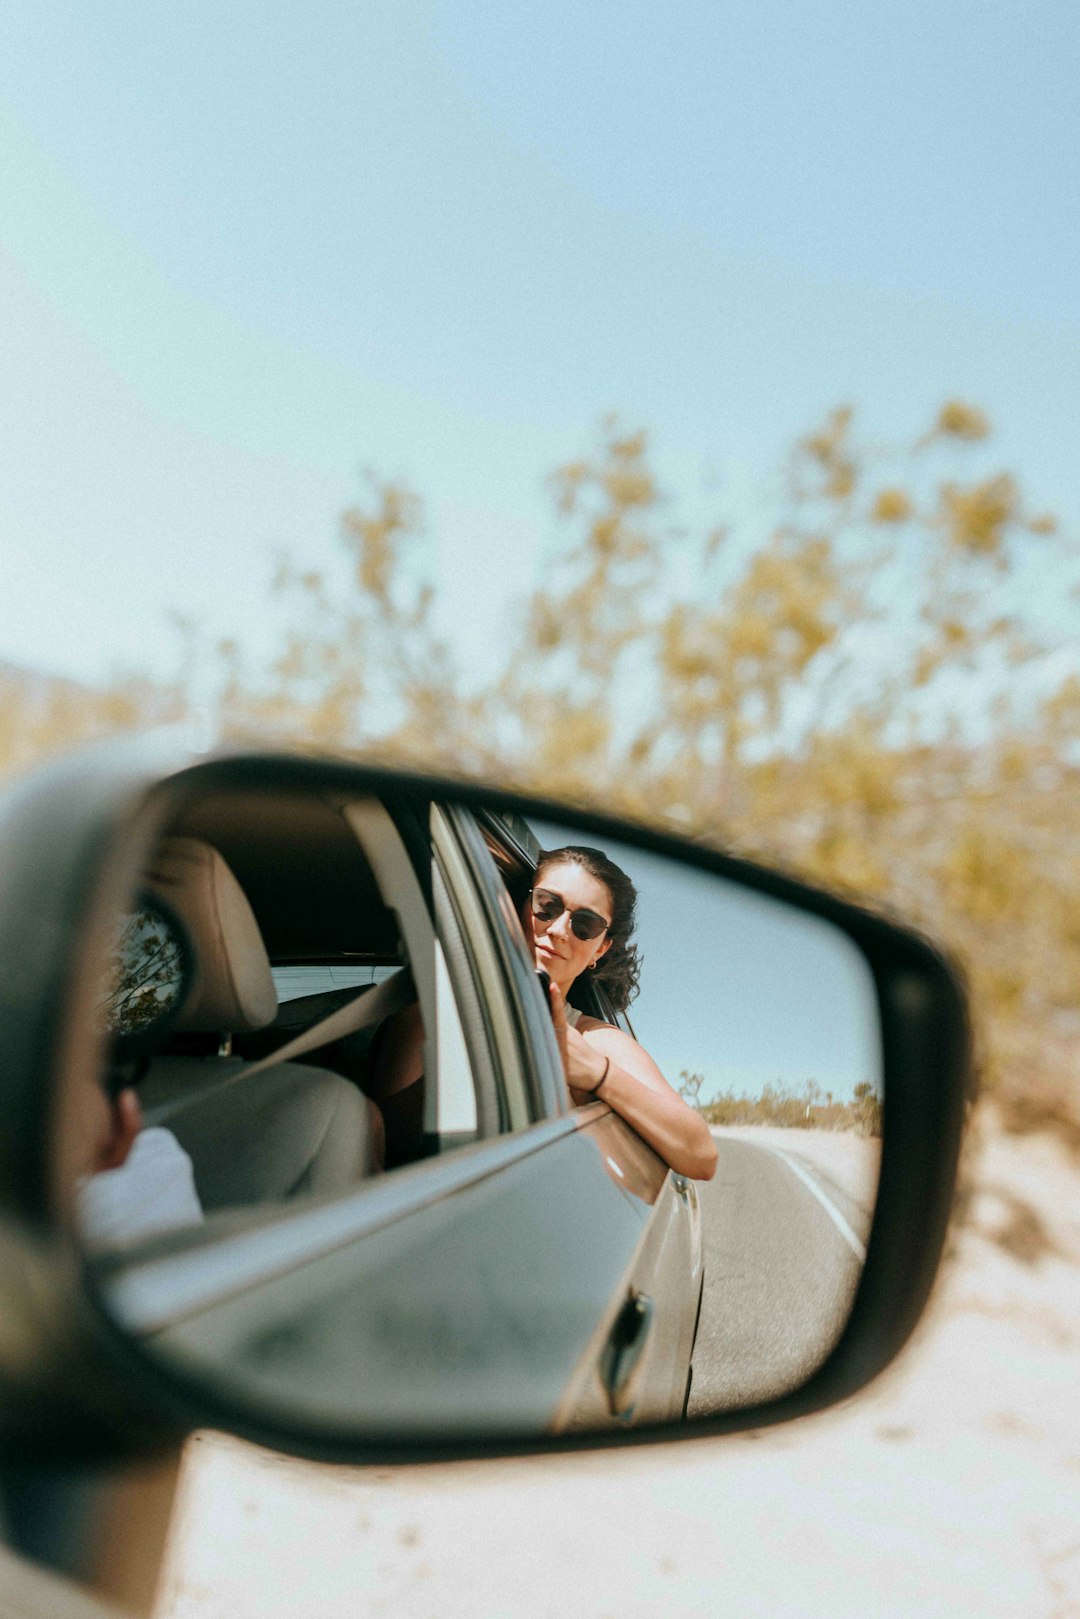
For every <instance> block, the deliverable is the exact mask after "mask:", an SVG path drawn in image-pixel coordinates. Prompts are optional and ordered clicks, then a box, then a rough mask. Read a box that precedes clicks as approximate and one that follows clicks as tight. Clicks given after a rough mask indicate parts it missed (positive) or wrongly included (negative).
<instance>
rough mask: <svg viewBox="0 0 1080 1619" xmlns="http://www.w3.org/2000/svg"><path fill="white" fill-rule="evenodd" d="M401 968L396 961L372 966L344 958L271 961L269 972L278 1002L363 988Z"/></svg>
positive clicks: (382, 979)
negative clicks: (273, 962) (342, 960)
mask: <svg viewBox="0 0 1080 1619" xmlns="http://www.w3.org/2000/svg"><path fill="white" fill-rule="evenodd" d="M397 971H398V967H397V964H396V963H388V964H386V965H384V966H372V965H371V964H370V963H357V962H341V961H318V962H315V961H304V962H289V963H286V964H285V965H280V966H274V965H273V964H271V967H270V973H271V977H272V978H273V980H274V988H275V989H276V990H277V998H278V1003H279V1004H280V1005H284V1004H285V1003H286V1002H287V1001H295V1000H299V999H300V998H301V996H304V995H322V994H325V993H326V992H327V991H328V990H334V989H363V988H364V987H365V986H366V985H368V984H384V983H385V982H386V980H387V979H388V978H392V977H393V975H394V974H395V973H396V972H397Z"/></svg>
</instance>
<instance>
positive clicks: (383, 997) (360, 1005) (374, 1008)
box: [152, 967, 416, 1124]
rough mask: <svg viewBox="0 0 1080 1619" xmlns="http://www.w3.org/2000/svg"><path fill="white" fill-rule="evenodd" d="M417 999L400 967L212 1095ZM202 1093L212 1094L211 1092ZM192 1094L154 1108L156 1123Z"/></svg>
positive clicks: (409, 978)
mask: <svg viewBox="0 0 1080 1619" xmlns="http://www.w3.org/2000/svg"><path fill="white" fill-rule="evenodd" d="M415 999H416V985H415V984H414V983H413V976H412V973H411V972H410V971H409V969H408V967H399V968H398V970H397V972H396V973H394V974H393V976H392V977H390V978H386V979H384V980H383V982H382V983H381V984H377V985H376V986H375V988H374V989H370V988H369V989H365V990H363V991H361V993H360V994H359V995H356V996H354V997H353V999H352V1000H351V1001H346V1002H345V1005H344V1006H339V1007H337V1009H336V1010H335V1011H333V1012H328V1013H327V1015H326V1017H323V1018H320V1019H319V1021H318V1022H317V1023H313V1024H311V1026H310V1028H307V1029H304V1030H303V1031H302V1032H301V1033H300V1034H298V1035H295V1036H294V1037H293V1039H291V1040H288V1041H286V1043H285V1044H284V1045H283V1046H278V1048H277V1050H276V1051H270V1052H268V1053H267V1055H266V1056H265V1057H260V1058H259V1060H258V1061H257V1062H249V1063H245V1064H244V1066H243V1068H238V1069H237V1070H236V1073H235V1074H227V1075H226V1076H225V1078H224V1079H220V1080H218V1081H217V1082H216V1084H215V1085H214V1087H213V1094H214V1095H216V1094H217V1093H218V1092H219V1091H223V1090H224V1089H225V1087H226V1086H227V1085H236V1084H238V1083H239V1081H240V1080H242V1079H254V1077H255V1075H256V1074H261V1073H263V1072H264V1071H265V1070H266V1069H267V1068H276V1067H277V1065H278V1064H279V1063H283V1062H292V1061H293V1059H294V1058H296V1057H302V1056H304V1054H305V1053H306V1052H308V1051H317V1050H318V1048H319V1047H320V1046H327V1045H329V1044H330V1042H331V1040H343V1039H344V1038H345V1036H346V1035H347V1034H359V1032H360V1030H361V1029H370V1028H371V1026H372V1024H375V1023H381V1022H382V1020H383V1018H386V1017H390V1016H391V1015H392V1014H393V1013H394V1012H400V1011H402V1010H403V1009H404V1008H405V1007H406V1006H409V1005H411V1004H412V1002H413V1001H415ZM201 1094H204V1095H209V1094H211V1093H210V1092H209V1091H207V1092H203V1093H201ZM192 1099H193V1098H192V1097H191V1096H185V1097H183V1098H182V1099H181V1100H179V1101H177V1102H175V1103H173V1105H172V1106H171V1107H170V1106H169V1104H168V1103H166V1104H165V1105H164V1107H162V1108H155V1109H154V1112H153V1120H152V1122H153V1123H154V1124H160V1123H162V1122H163V1121H164V1120H165V1119H167V1118H168V1117H169V1116H170V1114H172V1113H175V1112H178V1111H179V1110H180V1109H181V1108H183V1107H186V1106H187V1105H188V1103H189V1102H191V1101H192Z"/></svg>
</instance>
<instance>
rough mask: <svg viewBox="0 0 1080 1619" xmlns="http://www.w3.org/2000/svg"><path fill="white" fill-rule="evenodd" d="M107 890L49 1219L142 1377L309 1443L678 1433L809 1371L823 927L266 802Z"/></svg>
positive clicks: (344, 810)
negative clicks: (129, 899) (82, 1116)
mask: <svg viewBox="0 0 1080 1619" xmlns="http://www.w3.org/2000/svg"><path fill="white" fill-rule="evenodd" d="M583 846H584V847H585V849H586V852H584V853H582V849H583ZM544 850H546V851H549V853H548V854H547V855H544V854H542V852H541V851H544ZM590 851H591V852H590ZM142 889H143V891H145V894H146V895H148V896H150V899H149V900H148V901H147V904H146V906H144V904H143V900H142V898H140V901H139V905H138V906H137V907H133V916H132V917H130V918H128V919H127V920H126V921H125V923H124V926H123V928H122V929H121V928H118V932H117V936H118V938H120V939H121V940H122V941H126V942H125V943H123V945H122V948H121V946H117V948H116V949H115V950H114V952H113V955H114V970H113V982H114V984H115V985H116V986H117V987H116V989H115V991H114V995H113V1002H114V1007H115V1014H114V1017H113V1026H114V1029H115V1031H116V1032H117V1034H120V1033H121V1032H125V1033H128V1032H131V1030H132V1029H137V1031H138V1032H139V1034H140V1036H143V1037H144V1038H142V1039H141V1040H140V1055H139V1058H138V1061H137V1062H135V1063H132V1062H128V1063H127V1065H126V1066H123V1065H121V1067H120V1072H121V1073H122V1083H121V1085H120V1086H117V1085H116V1083H115V1082H111V1081H112V1076H113V1075H115V1073H116V1072H117V1069H118V1063H117V1054H118V1053H122V1052H123V1049H124V1042H123V1040H121V1039H117V1040H116V1041H114V1051H113V1056H112V1060H111V1062H110V1065H109V1070H108V1071H107V1072H106V1073H105V1074H104V1075H103V1076H102V1091H103V1094H104V1095H105V1107H106V1111H107V1112H108V1114H109V1118H110V1125H109V1129H108V1131H106V1132H105V1134H104V1136H103V1138H102V1141H100V1142H98V1143H96V1144H95V1150H94V1153H93V1155H92V1157H91V1161H92V1162H93V1163H94V1164H95V1166H96V1167H95V1172H94V1173H93V1174H91V1175H88V1176H86V1177H85V1178H84V1183H83V1185H82V1188H81V1191H80V1198H79V1218H80V1229H81V1240H82V1243H83V1245H84V1248H85V1250H86V1252H87V1256H88V1259H89V1261H90V1266H91V1274H92V1277H93V1281H94V1285H95V1288H96V1291H97V1294H98V1297H99V1299H100V1301H101V1302H102V1304H103V1306H104V1308H106V1309H107V1310H108V1311H109V1312H110V1313H111V1314H112V1316H113V1317H114V1318H115V1319H116V1320H118V1321H119V1322H120V1324H121V1325H122V1326H123V1327H124V1328H125V1330H126V1331H127V1332H128V1333H130V1334H131V1335H132V1336H134V1337H135V1338H137V1339H138V1340H139V1342H140V1343H141V1344H142V1345H143V1346H144V1348H145V1350H146V1351H147V1352H149V1353H151V1354H153V1355H154V1356H156V1357H159V1358H161V1359H162V1360H164V1361H166V1362H167V1363H168V1364H169V1365H170V1367H172V1368H173V1369H175V1370H178V1371H180V1372H181V1373H182V1374H184V1375H185V1376H186V1377H187V1378H189V1379H193V1380H195V1381H196V1382H197V1383H199V1384H200V1385H212V1386H213V1390H214V1393H215V1396H216V1397H217V1398H218V1399H219V1400H220V1399H222V1398H225V1399H227V1400H230V1401H232V1402H234V1403H235V1405H236V1406H237V1407H238V1408H242V1409H243V1411H244V1412H245V1413H246V1415H247V1419H248V1420H249V1421H252V1422H258V1423H263V1424H266V1423H273V1422H274V1421H280V1422H287V1423H288V1424H289V1426H290V1427H291V1428H293V1429H296V1428H298V1427H299V1428H302V1429H304V1430H306V1431H308V1432H309V1433H311V1434H313V1435H323V1436H333V1437H337V1438H342V1439H345V1438H357V1439H359V1438H368V1439H377V1438H378V1437H379V1436H380V1435H381V1436H384V1437H386V1438H397V1439H412V1440H419V1439H423V1438H424V1437H431V1438H441V1439H444V1440H445V1439H447V1438H451V1437H459V1438H468V1437H475V1436H482V1435H504V1436H508V1437H522V1436H530V1435H535V1434H544V1433H548V1434H550V1433H557V1432H562V1431H569V1430H575V1431H579V1430H582V1429H591V1428H595V1427H604V1426H612V1425H614V1426H617V1427H621V1426H626V1425H630V1424H636V1423H645V1422H655V1421H668V1420H670V1421H678V1420H680V1419H682V1418H683V1417H684V1416H689V1417H691V1418H692V1417H694V1416H695V1415H699V1414H700V1415H705V1414H712V1413H715V1412H717V1411H724V1410H731V1409H734V1408H738V1407H742V1406H747V1405H751V1404H756V1403H757V1402H759V1401H761V1400H763V1399H768V1398H770V1397H773V1396H775V1395H778V1394H781V1393H784V1392H787V1391H789V1390H791V1389H793V1388H795V1387H797V1386H799V1385H800V1384H801V1383H802V1382H803V1381H805V1379H806V1378H807V1377H808V1376H809V1375H810V1374H811V1373H812V1372H813V1371H814V1370H815V1369H816V1368H817V1367H818V1366H819V1365H820V1364H821V1362H822V1361H823V1359H824V1357H825V1356H826V1355H827V1353H828V1351H829V1349H830V1348H831V1346H832V1345H833V1344H834V1343H835V1341H836V1339H837V1337H838V1335H839V1333H840V1331H841V1330H842V1328H843V1326H844V1323H845V1321H846V1319H847V1316H848V1313H849V1310H850V1305H851V1300H852V1298H853V1295H854V1289H855V1286H856V1284H857V1281H858V1277H859V1274H860V1271H861V1265H862V1261H863V1258H864V1254H865V1242H866V1238H867V1233H868V1230H869V1224H870V1218H871V1214H872V1209H873V1201H874V1195H875V1189H876V1182H877V1167H878V1154H879V1148H880V1140H879V1137H880V1121H881V1066H882V1064H881V1051H880V1037H879V1024H878V1011H877V1001H876V995H875V991H874V986H873V982H872V979H871V976H870V972H869V969H868V967H867V965H866V962H865V961H864V959H863V957H862V955H861V954H860V952H859V951H858V950H857V949H856V947H855V946H854V945H853V944H852V943H851V942H850V940H849V939H848V938H847V936H846V935H845V934H844V933H843V932H842V931H841V930H840V929H839V928H837V927H835V926H833V925H832V924H831V923H826V922H824V921H822V920H820V919H818V918H816V917H813V916H811V915H809V914H808V913H804V912H803V911H801V910H800V909H798V908H796V907H795V906H792V905H789V904H787V903H784V902H781V901H778V900H775V899H772V898H768V897H766V896H764V895H762V894H759V893H756V892H754V891H752V890H750V889H748V888H746V887H745V886H742V885H740V884H738V883H736V882H735V881H732V880H727V879H721V878H719V877H716V876H714V875H712V874H708V873H704V872H702V871H701V870H699V869H697V868H694V867H690V866H685V865H683V864H681V863H679V862H677V861H673V860H670V859H667V858H663V857H660V856H657V855H655V854H652V853H650V852H648V851H646V850H643V849H640V848H637V847H634V846H633V845H631V844H628V843H627V844H618V845H617V844H615V843H612V842H607V843H605V845H604V848H603V849H602V850H600V851H596V850H595V849H592V848H591V843H590V840H589V839H588V838H584V837H582V836H581V834H579V833H576V832H574V831H571V830H568V829H566V828H562V827H559V826H555V825H551V824H548V823H540V822H539V821H537V822H534V823H531V824H530V823H529V822H527V821H525V820H523V819H522V818H521V817H520V816H518V815H516V814H508V813H501V812H500V809H499V806H498V805H497V803H495V802H493V803H492V804H491V805H490V806H488V807H485V808H476V807H468V808H467V807H465V806H463V805H461V804H453V803H435V804H431V805H430V806H428V807H427V808H426V809H425V810H423V811H421V810H420V809H418V807H417V804H416V800H415V798H412V799H410V801H409V802H408V804H396V803H395V802H394V801H393V800H392V799H387V800H386V801H381V802H375V801H374V800H372V799H370V798H362V797H358V798H357V799H356V800H355V801H351V802H342V801H341V800H340V799H334V800H331V799H329V798H326V797H324V796H322V795H321V794H319V793H317V792H315V791H311V792H303V791H300V790H298V789H296V788H295V787H290V788H289V789H288V790H282V791H281V792H280V793H276V792H274V791H272V790H270V789H268V788H267V786H266V783H265V781H263V782H261V783H260V785H259V788H258V790H257V791H256V790H254V789H252V790H250V791H249V790H245V789H241V788H234V789H230V790H228V791H224V790H219V791H217V792H215V793H213V794H208V795H207V796H206V797H204V798H203V799H201V800H197V801H194V802H193V801H190V800H185V804H184V808H183V810H182V812H180V813H178V814H177V816H176V818H175V820H174V821H173V822H172V823H171V824H169V825H168V827H167V828H166V829H165V831H164V833H163V835H162V836H161V838H160V839H159V842H158V844H157V846H156V847H155V849H154V851H153V853H152V856H151V858H150V860H149V861H148V863H147V867H146V870H145V871H144V873H143V875H142ZM155 897H156V898H157V899H158V900H161V901H163V902H164V907H165V908H164V909H163V910H162V911H160V913H157V912H154V910H153V908H152V907H153V901H154V899H155ZM157 914H160V915H168V914H174V915H175V916H176V917H178V918H179V921H180V931H181V932H182V933H183V934H184V935H186V936H187V937H188V938H189V940H190V949H191V952H192V955H193V960H194V966H193V970H192V971H191V972H190V973H188V972H186V971H185V972H184V973H182V974H181V975H180V977H179V978H178V979H177V978H175V975H174V977H173V978H169V979H167V981H166V979H161V980H160V981H159V967H158V965H155V964H160V963H162V962H163V961H164V960H165V957H166V955H167V946H166V944H165V941H164V936H163V935H162V933H161V931H160V928H159V925H158V923H157V922H156V921H154V920H153V918H154V916H155V915H157ZM123 963H133V964H135V965H134V966H131V967H130V968H129V967H127V966H124V965H123ZM117 964H119V966H118V965H117ZM135 966H138V972H136V971H135ZM144 969H145V970H144ZM129 980H130V982H129ZM136 980H137V981H136ZM167 984H179V986H180V987H179V988H178V989H173V990H169V989H168V987H167ZM170 997H171V998H170ZM166 1005H168V1006H169V1017H168V1018H167V1019H163V1020H162V1021H161V1022H160V1023H157V1022H155V1021H154V1019H153V1018H152V1017H151V1016H150V1014H151V1013H152V1012H155V1011H156V1010H157V1009H158V1008H159V1007H162V1008H163V1007H165V1006H166Z"/></svg>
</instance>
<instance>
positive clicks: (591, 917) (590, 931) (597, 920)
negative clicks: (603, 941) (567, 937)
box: [570, 911, 607, 939]
mask: <svg viewBox="0 0 1080 1619" xmlns="http://www.w3.org/2000/svg"><path fill="white" fill-rule="evenodd" d="M570 927H571V929H572V931H573V933H574V934H575V936H576V937H577V938H579V939H598V938H599V937H600V935H601V933H603V931H604V929H605V928H606V927H607V923H606V922H605V921H604V918H603V917H602V916H597V914H596V912H595V911H575V912H574V914H573V916H572V917H571V918H570Z"/></svg>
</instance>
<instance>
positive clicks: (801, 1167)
mask: <svg viewBox="0 0 1080 1619" xmlns="http://www.w3.org/2000/svg"><path fill="white" fill-rule="evenodd" d="M717 1146H718V1147H719V1150H720V1161H719V1164H718V1166H717V1170H716V1175H715V1176H714V1178H713V1180H712V1181H711V1182H709V1183H707V1184H704V1185H702V1186H700V1187H699V1194H700V1197H701V1213H702V1232H703V1238H704V1244H705V1296H704V1299H703V1301H702V1309H701V1323H700V1325H699V1327H698V1338H697V1347H696V1349H695V1352H694V1382H693V1390H692V1393H691V1397H690V1408H689V1413H688V1414H689V1415H690V1416H691V1417H694V1416H704V1415H706V1414H707V1413H709V1412H715V1411H717V1410H731V1409H733V1408H734V1407H738V1406H746V1405H752V1404H754V1403H755V1402H757V1401H758V1400H765V1399H770V1398H773V1397H775V1396H776V1395H777V1394H780V1393H782V1392H784V1391H785V1390H786V1389H790V1388H792V1387H794V1386H795V1385H796V1384H800V1383H803V1382H805V1380H806V1378H807V1377H808V1376H809V1375H810V1373H811V1372H812V1371H814V1370H815V1368H816V1367H817V1366H819V1365H820V1364H821V1362H822V1360H823V1359H824V1357H825V1355H826V1353H827V1352H828V1350H829V1349H830V1348H831V1347H832V1345H833V1344H834V1343H835V1341H836V1339H837V1337H838V1335H839V1333H840V1331H841V1329H842V1328H843V1326H844V1323H845V1321H846V1320H847V1316H848V1312H849V1309H850V1304H851V1298H852V1295H853V1293H854V1290H855V1286H856V1283H857V1282H858V1279H859V1274H860V1271H861V1269H862V1261H861V1258H860V1256H859V1254H858V1253H857V1251H856V1250H857V1249H858V1248H859V1247H860V1246H861V1245H863V1244H865V1241H866V1235H867V1232H868V1230H869V1227H870V1212H871V1211H870V1210H869V1209H864V1208H862V1207H860V1206H859V1205H858V1204H857V1203H855V1202H854V1201H853V1200H852V1198H851V1197H849V1196H848V1195H847V1194H846V1193H845V1192H844V1191H843V1189H842V1188H840V1187H839V1186H837V1185H836V1184H835V1183H834V1182H833V1181H831V1180H830V1179H829V1177H828V1176H827V1175H826V1174H825V1173H824V1172H823V1170H822V1169H821V1168H820V1167H817V1166H815V1165H814V1164H813V1163H812V1162H811V1160H810V1159H809V1158H808V1157H805V1156H803V1155H800V1154H799V1153H798V1152H797V1151H789V1150H787V1149H786V1148H785V1149H782V1150H779V1151H778V1150H777V1149H775V1148H774V1147H771V1146H770V1147H766V1146H763V1145H758V1144H757V1143H752V1142H750V1141H747V1140H745V1139H733V1138H729V1137H721V1138H719V1139H718V1141H717ZM845 1228H846V1229H845Z"/></svg>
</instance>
